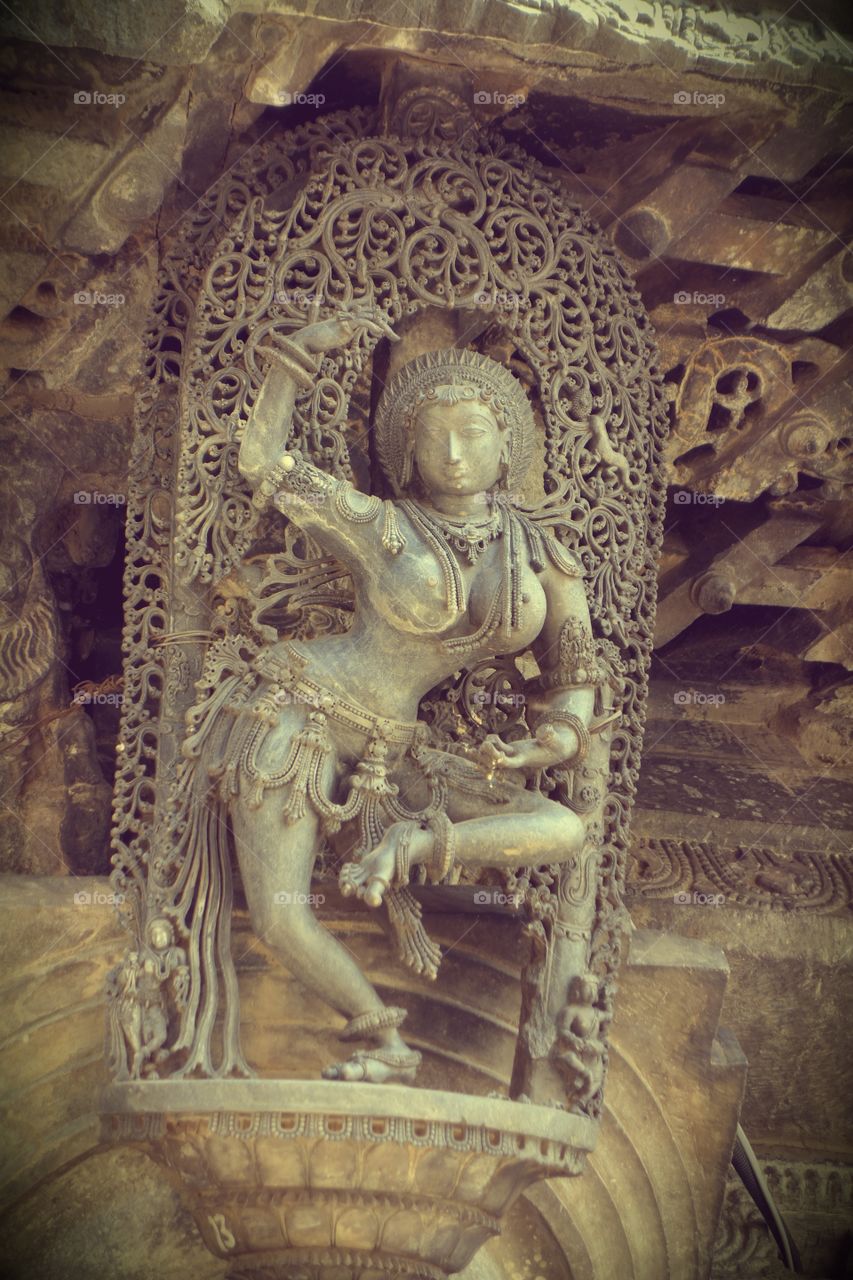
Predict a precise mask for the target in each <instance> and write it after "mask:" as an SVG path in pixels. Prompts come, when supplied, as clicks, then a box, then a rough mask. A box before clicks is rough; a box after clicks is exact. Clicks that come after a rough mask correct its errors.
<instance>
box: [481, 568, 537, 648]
mask: <svg viewBox="0 0 853 1280" xmlns="http://www.w3.org/2000/svg"><path fill="white" fill-rule="evenodd" d="M501 576H502V574H501V569H500V565H499V564H498V565H495V566H492V567H491V572H489V573H485V572H483V573H480V574H479V575H478V576H477V577H476V578H475V580H474V581H473V583H472V584H471V587H470V593H469V596H468V625H469V629H470V630H471V631H476V630H477V628H478V627H480V626H482V624H483V622H484V621H485V620H486V618H487V616H488V614H489V610H490V609H491V607H492V601H493V600H494V598H495V592H496V590H497V589H498V586H499V584H500V581H501ZM519 587H520V591H521V610H520V621H519V625H518V626H517V627H515V628H513V630H512V632H511V635H510V638H509V641H505V640H502V639H501V635H500V632H496V633H495V634H494V635H493V636H492V637H491V639H489V640H488V641H487V642H486V648H487V649H488V651H489V652H490V653H517V652H518V651H519V650H520V649H526V648H527V646H528V645H529V644H531V643H532V642H533V641H534V640H535V639H536V637H537V636H538V635H539V632H540V631H541V630H542V627H543V625H544V622H545V614H546V612H547V608H548V605H547V601H546V598H545V592H544V591H543V589H542V586H541V583H540V582H539V579H538V577H537V576H536V574H535V573H534V572H533V570H532V569H531V568H530V567H529V566H528V565H525V566H524V568H523V569H522V572H521V578H520V582H519ZM507 607H508V606H507ZM498 645H499V646H500V647H499V648H498Z"/></svg>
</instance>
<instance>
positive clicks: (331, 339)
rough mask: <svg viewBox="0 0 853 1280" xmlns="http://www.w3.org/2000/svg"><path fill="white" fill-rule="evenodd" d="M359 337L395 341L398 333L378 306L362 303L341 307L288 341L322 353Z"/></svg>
mask: <svg viewBox="0 0 853 1280" xmlns="http://www.w3.org/2000/svg"><path fill="white" fill-rule="evenodd" d="M362 334H368V335H370V336H371V337H376V338H390V339H391V340H392V341H393V342H396V341H397V334H396V333H395V332H394V330H393V329H392V328H391V325H390V324H389V322H388V318H387V316H386V315H385V312H384V311H383V310H382V309H381V307H377V306H374V305H372V304H371V303H364V302H361V303H353V304H352V305H351V306H348V307H342V308H341V310H340V311H338V312H337V314H336V315H334V316H331V317H330V318H329V319H328V320H317V321H315V322H314V323H313V324H307V325H305V327H304V329H300V330H298V332H296V333H293V334H291V335H290V341H291V342H293V343H296V344H297V346H300V347H302V348H303V349H304V350H305V351H310V352H312V353H313V354H322V353H324V352H326V351H332V350H334V348H335V347H345V346H347V345H348V344H349V343H350V342H352V341H353V339H354V338H357V337H361V336H362Z"/></svg>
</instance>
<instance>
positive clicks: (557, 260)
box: [116, 113, 666, 1106]
mask: <svg viewBox="0 0 853 1280" xmlns="http://www.w3.org/2000/svg"><path fill="white" fill-rule="evenodd" d="M368 118H369V115H368V113H353V114H352V115H351V116H350V118H349V119H346V117H345V118H344V119H345V124H342V123H339V124H338V125H337V126H336V129H335V132H334V134H333V135H332V138H331V140H329V135H328V134H327V133H325V132H323V135H322V137H319V138H318V132H319V130H318V128H317V126H314V127H313V132H312V130H311V129H306V128H303V129H302V130H299V131H297V132H296V133H295V134H294V135H290V136H289V137H288V138H287V139H284V140H282V141H281V142H280V143H278V144H276V145H275V146H274V147H273V146H271V147H269V149H268V151H267V153H266V155H265V157H264V160H265V166H262V167H261V171H260V172H253V171H252V168H251V164H250V163H249V162H248V161H247V162H245V163H241V166H238V169H237V170H235V174H234V175H233V178H232V179H230V180H229V181H226V182H224V183H223V185H222V187H221V188H220V189H219V190H218V191H217V193H216V200H215V202H209V203H213V205H214V208H213V211H210V210H209V211H208V213H207V215H206V216H205V217H202V218H200V219H199V221H198V223H193V224H191V226H190V228H189V232H188V236H187V240H188V245H187V246H186V247H184V249H183V251H182V252H181V253H180V254H179V255H177V257H176V258H173V259H172V260H170V261H168V262H167V264H166V267H165V276H164V282H163V291H162V293H161V297H160V300H159V302H158V308H157V311H156V315H155V322H154V324H153V325H152V329H151V331H150V334H149V350H150V358H149V366H148V376H149V385H148V387H147V389H146V392H145V393H144V394H143V397H142V399H141V408H140V419H139V422H138V434H137V452H136V455H135V461H134V475H135V477H136V484H135V488H134V491H133V495H132V502H133V507H132V512H131V518H132V520H133V521H134V522H135V531H136V533H137V534H138V535H139V541H138V542H137V543H135V544H134V550H133V552H132V555H131V558H130V560H129V568H128V607H129V614H128V616H129V630H128V636H127V645H128V664H127V665H128V674H129V681H128V689H129V692H130V698H129V705H128V706H127V707H126V719H125V731H124V732H125V737H124V741H123V745H124V746H125V752H126V754H127V756H130V757H131V759H127V760H126V763H125V769H124V772H123V774H122V779H121V785H120V788H119V810H118V818H119V822H118V836H119V841H120V847H121V849H122V856H121V858H120V864H119V869H118V872H117V875H116V883H117V886H118V887H119V888H120V889H121V891H122V892H123V893H125V894H126V895H127V897H128V900H129V901H130V902H131V903H132V905H133V906H134V907H135V909H136V915H137V922H136V923H137V928H138V929H140V928H142V927H143V922H144V918H145V917H146V915H147V914H149V913H150V912H151V911H152V910H153V909H154V906H153V905H152V903H151V902H150V901H148V899H150V898H151V884H150V877H149V878H148V882H147V883H146V876H147V871H148V870H150V868H146V865H145V863H146V861H147V856H148V851H147V848H146V844H147V839H148V835H147V828H148V827H149V825H150V824H151V822H152V821H154V820H156V819H155V814H154V807H155V779H159V780H160V783H161V785H159V786H158V787H157V795H158V798H159V803H160V804H161V805H162V804H163V803H164V795H165V791H166V786H167V785H168V782H169V780H170V779H171V778H172V776H173V774H174V765H175V761H176V743H177V741H178V740H179V737H180V733H181V725H182V721H183V716H184V714H185V712H186V710H187V708H188V706H189V705H190V703H191V701H192V684H193V679H194V677H197V675H198V674H199V671H200V665H201V657H202V654H203V650H204V641H205V639H209V638H210V637H211V635H212V634H219V635H228V634H233V633H234V632H235V628H237V629H238V628H239V624H240V614H239V601H238V602H236V603H235V601H234V600H233V599H229V598H228V596H229V592H228V590H225V591H224V597H225V598H224V599H223V586H222V584H223V581H226V582H227V581H228V575H229V574H231V571H232V570H233V569H234V567H235V566H236V565H238V564H239V562H240V559H241V557H242V556H243V555H244V553H245V552H246V550H247V549H248V548H249V546H250V545H251V544H252V541H253V540H257V539H258V538H260V539H261V541H263V540H264V538H265V537H266V539H267V540H269V539H270V538H271V537H273V536H275V534H276V532H277V534H278V536H279V537H282V538H284V537H286V530H285V529H284V528H283V526H282V525H281V524H280V525H279V526H278V529H277V530H276V528H275V526H270V525H267V526H266V527H265V526H264V525H263V524H259V522H258V517H257V512H256V509H255V508H253V506H252V503H251V498H250V495H249V492H248V490H247V489H246V488H245V486H244V485H243V482H242V481H241V479H240V477H239V475H238V472H237V468H236V454H237V449H238V446H239V439H240V432H241V428H242V424H243V422H244V421H245V419H246V416H247V414H248V413H249V411H250V410H251V407H252V405H253V403H254V401H255V398H256V397H257V394H258V391H259V388H260V386H261V384H262V380H263V377H264V374H265V372H266V367H267V363H268V359H269V356H270V355H271V353H272V351H273V350H274V348H275V345H276V340H277V336H278V335H285V334H287V333H288V332H289V331H291V330H292V329H294V328H296V327H298V326H299V325H300V324H302V323H304V322H305V319H306V300H308V302H307V305H309V306H313V307H314V308H315V311H316V310H319V313H320V314H321V315H323V314H329V313H334V312H335V311H336V310H337V309H338V308H339V307H341V306H343V305H345V304H347V303H349V302H351V301H352V300H353V299H358V300H360V299H364V300H367V301H371V302H373V303H375V304H378V305H379V306H381V307H382V308H383V309H384V310H385V311H386V313H387V315H388V316H389V318H390V319H391V321H392V323H393V322H394V321H396V320H399V319H400V318H401V317H403V316H414V315H416V314H417V313H419V312H420V311H422V310H423V309H424V308H426V307H443V308H447V309H456V310H471V309H480V310H482V311H483V313H484V314H487V315H489V316H491V317H492V318H493V319H494V318H495V313H496V312H497V313H498V327H499V328H500V329H501V330H502V331H503V332H504V333H505V334H506V335H507V337H508V339H509V340H511V342H512V343H513V344H514V345H515V347H516V349H517V350H518V352H519V353H520V355H521V356H522V358H523V359H524V361H525V362H526V364H527V365H528V367H529V368H530V369H531V370H532V372H533V376H534V378H535V381H536V390H537V397H538V402H539V405H540V407H541V412H542V418H543V420H544V426H545V451H546V475H545V490H546V496H545V500H544V502H543V503H542V504H541V505H540V507H539V509H538V510H536V511H535V512H532V513H531V514H532V515H533V516H534V517H535V518H536V519H538V520H539V521H541V522H542V523H543V524H544V525H545V526H547V527H550V528H551V529H552V531H553V532H554V534H555V535H556V536H557V537H558V538H559V539H560V540H561V541H562V542H563V543H565V544H566V545H567V546H568V547H570V548H572V549H577V552H578V553H579V555H580V556H581V559H582V561H583V563H584V567H585V569H586V573H587V582H588V591H589V599H590V607H591V613H592V617H593V622H594V629H595V632H596V634H597V636H598V638H599V642H600V643H602V644H604V645H605V650H604V652H605V654H606V656H607V657H608V660H609V661H610V663H611V665H612V666H613V669H614V671H617V670H618V672H619V673H620V676H621V686H622V688H621V698H622V709H623V717H622V725H621V727H620V728H619V729H618V730H617V731H616V732H614V733H613V734H612V737H611V739H610V741H609V744H608V743H606V742H605V743H604V745H603V747H602V750H603V752H604V754H603V755H602V754H601V753H599V758H598V759H597V761H596V763H595V767H594V768H593V767H590V768H589V769H588V770H587V776H586V780H585V782H584V783H583V786H582V787H581V788H580V790H579V791H578V794H577V795H576V796H575V797H574V800H575V807H577V808H578V809H579V811H581V812H583V813H584V814H586V815H587V817H588V823H589V827H588V829H589V833H590V841H591V843H593V844H594V845H598V846H600V852H599V856H598V857H597V858H596V863H595V865H596V871H595V873H594V877H593V879H594V883H593V884H592V885H590V884H588V883H587V884H585V885H584V893H583V895H582V896H583V902H581V899H580V898H579V897H578V896H577V893H576V892H575V891H574V890H570V889H567V888H566V884H565V883H563V882H560V883H559V884H558V885H557V887H556V888H555V889H554V890H553V892H548V891H543V890H542V889H541V887H539V886H531V885H530V884H527V885H526V887H525V892H526V894H527V897H526V906H527V910H528V914H529V915H530V916H531V917H532V923H533V926H534V929H536V928H539V929H543V928H544V930H545V933H546V934H548V936H554V937H562V938H563V939H569V940H570V941H571V942H572V945H573V947H574V950H575V952H576V955H575V959H574V960H573V962H572V963H573V966H574V971H575V972H578V971H583V970H585V969H591V970H592V971H593V972H594V973H596V974H597V977H598V979H599V983H600V995H599V999H600V1001H601V1006H600V1007H601V1008H602V1010H603V1013H604V1015H605V1017H607V1018H609V1016H610V996H611V986H612V975H613V971H614V969H615V965H616V963H617V959H618V951H619V935H620V931H621V924H622V916H623V909H622V907H621V891H622V885H623V881H624V867H625V860H626V851H627V821H628V815H629V812H630V807H631V803H632V797H633V792H634V786H635V782H636V777H637V771H638V765H639V751H640V738H641V728H642V721H643V706H644V700H645V692H646V672H647V666H648V660H649V655H650V648H651V635H652V613H653V608H654V580H655V574H654V562H655V555H656V549H657V544H658V541H659V537H660V529H661V515H662V509H663V485H662V480H661V477H660V474H659V460H660V450H661V444H662V440H663V436H664V432H665V428H666V410H665V403H664V398H663V395H662V385H661V379H660V376H659V374H658V372H657V370H656V366H655V352H654V346H653V340H652V333H651V329H650V326H649V323H648V319H647V317H646V314H645V311H644V309H643V306H642V303H641V300H640V298H639V294H638V293H637V290H636V288H635V287H634V285H633V283H632V281H631V279H630V277H629V276H628V274H627V272H626V270H625V268H624V267H623V265H622V264H621V262H620V260H619V259H618V257H617V255H616V253H615V251H614V250H613V249H612V247H610V246H609V245H608V244H607V242H606V241H605V240H604V239H603V237H602V236H601V234H600V233H599V232H598V230H597V229H596V228H595V227H593V226H592V225H591V224H590V223H589V221H588V220H587V218H586V216H585V214H584V213H583V212H582V211H581V210H580V209H579V208H577V207H575V206H572V205H571V204H569V203H567V202H566V201H565V200H564V198H563V196H562V193H561V190H560V186H559V183H558V182H557V180H556V179H555V178H554V176H553V175H552V174H551V173H550V172H549V171H548V170H547V169H546V168H544V167H543V166H541V165H540V164H538V163H537V162H534V161H533V160H532V159H531V158H530V157H529V156H528V155H526V154H525V153H524V152H522V151H520V150H519V149H518V148H517V147H516V146H515V145H514V144H509V143H507V142H506V141H504V140H503V139H502V138H501V137H500V136H499V135H497V134H494V133H488V134H483V135H480V136H479V137H475V136H473V135H472V136H470V137H469V138H468V139H467V140H466V141H465V142H464V143H460V144H459V145H458V146H457V147H455V148H454V154H453V156H452V157H451V156H448V155H447V154H446V148H444V147H443V146H442V145H440V144H438V145H437V144H434V143H432V142H431V141H429V140H428V139H426V138H419V139H416V140H400V139H397V138H393V137H382V138H375V137H369V136H365V134H366V132H367V129H366V127H365V125H366V121H367V119H368ZM293 190H296V192H297V194H296V196H295V198H294V199H293V200H292V202H291V203H288V202H287V201H286V200H283V199H282V198H281V196H282V193H283V192H284V191H293ZM217 210H218V212H217ZM227 213H233V215H234V216H232V217H231V218H230V219H226V218H225V217H224V216H223V215H225V214H227ZM213 219H219V220H220V223H222V224H224V223H225V222H226V221H227V222H228V225H227V227H225V226H223V230H224V234H223V235H222V236H220V237H218V238H217V236H216V232H215V231H214V229H213V227H214V226H215V223H214V222H213ZM187 273H189V275H190V276H191V278H192V280H193V284H194V286H196V287H195V288H194V290H193V296H190V295H189V294H188V293H187V291H186V289H185V287H184V279H185V277H186V275H187ZM371 354H372V350H371V343H370V342H368V341H366V340H364V341H363V343H362V346H361V347H360V348H359V349H357V350H356V351H355V352H352V351H342V352H339V353H337V354H330V355H329V356H328V357H326V359H325V360H324V362H323V365H322V367H321V371H320V377H319V379H318V380H317V382H316V383H315V385H314V386H313V387H312V388H311V389H310V391H309V392H308V393H307V394H306V395H304V396H303V397H301V398H300V399H298V400H297V405H296V410H295V414H294V426H293V436H294V440H295V442H296V443H298V445H299V447H300V448H302V449H303V450H304V451H305V452H306V453H307V455H308V456H309V457H310V458H311V460H312V461H314V462H315V463H316V464H317V465H319V466H321V467H322V468H323V469H324V470H326V471H329V472H331V473H333V474H335V475H337V476H340V477H345V476H350V475H351V468H350V463H349V457H348V451H347V439H346V427H347V417H348V410H349V403H350V398H351V395H352V392H353V389H354V387H355V386H356V384H357V382H358V379H359V374H360V372H361V371H362V369H363V368H364V366H365V365H366V363H367V361H368V359H369V357H370V356H371ZM155 442H156V443H155ZM173 521H174V523H172V522H173ZM146 557H147V559H146ZM152 588H153V590H154V593H155V595H156V601H155V607H154V608H153V609H149V608H148V607H147V606H143V603H142V602H143V601H144V600H145V598H146V592H150V591H151V590H152ZM217 592H219V598H218V600H217ZM236 594H237V595H238V596H239V590H238V591H237V593H236ZM607 646H609V647H607ZM164 728H165V729H166V732H164ZM127 846H130V854H129V856H128V855H127V854H125V853H124V849H126V848H127ZM596 877H597V880H596ZM155 878H156V877H155ZM590 895H592V897H591V896H590ZM593 899H594V910H593V915H594V920H589V921H588V917H589V912H590V910H591V909H592V908H590V902H591V901H592V900H593ZM157 909H162V902H160V905H159V906H158V908H157ZM227 909H228V903H227V901H226V902H225V905H224V906H223V907H222V908H221V911H227ZM573 921H574V923H573ZM585 922H586V923H585ZM590 928H591V929H592V940H591V943H590V941H589V932H590ZM555 931H556V932H555ZM535 968H536V966H535V964H534V966H533V969H534V971H535ZM534 1002H535V1001H534ZM552 1003H553V998H552ZM552 1013H553V1009H552ZM528 1014H530V1010H528ZM211 1016H212V1015H211ZM522 1075H523V1073H522ZM521 1078H522V1077H519V1079H521ZM519 1087H521V1085H519ZM597 1105H599V1106H600V1100H599V1102H598V1103H597Z"/></svg>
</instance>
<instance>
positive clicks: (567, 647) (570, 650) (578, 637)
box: [539, 618, 608, 689]
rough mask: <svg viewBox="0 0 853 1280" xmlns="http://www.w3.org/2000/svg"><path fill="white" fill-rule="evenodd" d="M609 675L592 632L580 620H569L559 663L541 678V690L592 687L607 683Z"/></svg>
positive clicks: (562, 631)
mask: <svg viewBox="0 0 853 1280" xmlns="http://www.w3.org/2000/svg"><path fill="white" fill-rule="evenodd" d="M607 675H608V673H607V671H606V670H605V668H604V666H603V665H602V663H601V660H600V658H599V656H598V652H597V645H596V643H595V640H594V638H593V636H592V634H591V632H589V631H588V630H587V628H586V627H585V626H584V625H583V623H582V622H581V621H580V620H579V619H578V618H567V619H566V621H565V622H564V623H563V625H562V627H561V628H560V639H559V642H558V656H557V661H556V663H555V665H554V666H553V667H551V669H550V670H548V671H543V672H542V674H541V675H540V677H539V686H540V688H542V689H575V688H582V687H584V686H586V687H590V686H595V685H599V684H603V682H604V681H605V680H606V679H607Z"/></svg>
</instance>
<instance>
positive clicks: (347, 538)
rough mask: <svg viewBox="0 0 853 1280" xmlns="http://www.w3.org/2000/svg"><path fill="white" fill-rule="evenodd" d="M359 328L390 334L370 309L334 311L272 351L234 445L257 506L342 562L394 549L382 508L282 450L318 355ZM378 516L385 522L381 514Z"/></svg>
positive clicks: (347, 339) (375, 500)
mask: <svg viewBox="0 0 853 1280" xmlns="http://www.w3.org/2000/svg"><path fill="white" fill-rule="evenodd" d="M360 331H367V332H368V333H370V334H373V335H375V336H380V335H384V336H388V337H391V338H394V337H396V335H395V334H394V333H393V331H392V330H391V329H390V327H389V325H388V323H387V321H386V320H385V319H384V317H383V316H382V315H381V313H377V311H376V310H375V309H373V308H371V309H369V310H364V309H362V310H358V309H352V310H350V311H344V312H340V313H339V314H338V315H337V316H336V317H335V318H333V319H331V320H322V321H319V322H318V323H316V324H309V325H306V326H305V327H304V328H303V329H300V330H298V331H297V332H296V333H295V334H292V335H291V336H289V337H287V338H281V337H279V339H278V347H277V350H276V354H275V356H274V358H273V361H272V365H271V368H270V371H269V373H268V374H267V377H266V379H265V381H264V384H263V386H262V387H261V391H260V394H259V395H258V398H257V400H256V402H255V405H254V408H253V410H252V413H251V415H250V417H249V420H248V422H247V424H246V427H245V430H244V434H243V440H242V442H241V445H240V453H239V457H238V466H239V469H240V473H241V474H242V476H243V477H244V479H245V480H247V481H248V483H249V484H250V485H251V486H252V488H253V489H254V490H255V496H256V500H257V501H258V502H261V503H263V502H270V503H272V504H273V505H274V506H276V507H278V509H279V510H280V511H282V512H284V514H285V515H287V516H288V517H289V518H290V519H291V520H293V521H294V522H295V523H296V524H298V525H299V526H300V527H301V528H304V529H306V530H307V531H308V532H310V533H312V534H314V535H315V536H316V537H317V540H318V541H319V542H320V543H321V544H322V545H324V546H325V547H327V548H328V549H329V550H330V551H333V552H334V553H335V554H336V555H339V556H341V557H342V558H344V559H348V560H352V559H356V560H358V559H360V558H361V557H363V556H364V555H365V554H375V551H376V543H377V541H378V540H382V541H383V543H384V545H385V547H386V550H391V551H395V550H397V549H398V547H397V545H396V544H395V541H394V538H393V536H391V535H392V534H393V519H392V520H391V521H390V524H391V526H392V528H391V532H390V533H389V528H388V526H389V518H388V513H387V511H384V509H385V507H386V506H387V504H385V503H383V502H381V501H380V499H379V498H375V497H371V496H370V495H368V494H365V493H362V492H361V491H360V490H358V489H356V488H355V486H354V485H352V484H350V482H349V481H348V480H338V479H336V478H335V477H333V476H330V475H328V474H327V472H325V471H322V470H321V469H320V468H319V467H316V466H314V464H313V463H311V462H309V461H308V460H307V459H305V458H304V457H302V455H301V454H300V453H299V452H298V451H288V450H286V449H285V442H286V440H287V437H288V435H289V433H290V421H291V417H292V414H293V406H294V403H295V401H296V395H297V393H298V391H300V390H308V389H309V388H310V387H311V386H312V385H313V383H314V381H315V380H316V378H317V376H318V373H319V368H320V358H321V356H322V355H323V353H325V352H326V351H330V350H332V349H333V348H335V347H340V346H344V345H345V344H346V343H348V342H350V341H351V340H352V339H353V337H355V336H356V335H357V334H358V333H359V332H360ZM383 512H384V514H385V519H384V520H382V519H380V516H381V515H382V514H383Z"/></svg>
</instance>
